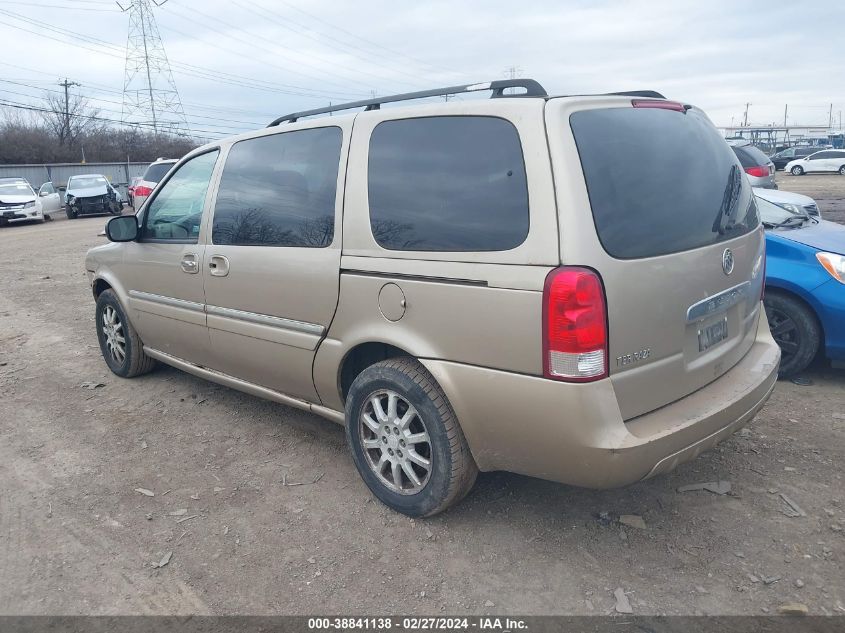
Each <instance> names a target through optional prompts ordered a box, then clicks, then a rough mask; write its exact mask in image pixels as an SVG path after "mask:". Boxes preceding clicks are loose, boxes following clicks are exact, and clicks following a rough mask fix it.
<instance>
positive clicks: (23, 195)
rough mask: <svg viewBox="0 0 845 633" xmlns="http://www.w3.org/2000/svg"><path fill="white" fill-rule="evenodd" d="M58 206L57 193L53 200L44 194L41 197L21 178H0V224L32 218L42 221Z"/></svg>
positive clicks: (25, 220)
mask: <svg viewBox="0 0 845 633" xmlns="http://www.w3.org/2000/svg"><path fill="white" fill-rule="evenodd" d="M54 202H55V205H54V204H53V203H54ZM53 206H55V208H53ZM58 207H59V196H58V194H56V196H55V200H53V198H52V197H50V196H46V195H45V196H44V197H43V198H42V197H40V196H38V195H36V193H35V191H34V190H33V188H32V187H31V186H30V184H29V183H28V182H27V181H26V180H24V179H23V178H0V225H5V224H9V223H13V222H28V221H32V220H37V221H39V222H43V221H44V220H45V218H46V217H48V216H49V214H50V213H52V212H53V211H55V210H57V209H58Z"/></svg>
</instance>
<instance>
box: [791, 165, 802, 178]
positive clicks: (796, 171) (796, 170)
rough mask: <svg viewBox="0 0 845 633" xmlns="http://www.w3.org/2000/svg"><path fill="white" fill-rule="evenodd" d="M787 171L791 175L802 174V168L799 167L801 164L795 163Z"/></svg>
mask: <svg viewBox="0 0 845 633" xmlns="http://www.w3.org/2000/svg"><path fill="white" fill-rule="evenodd" d="M789 173H790V174H792V175H793V176H803V175H804V168H803V167H801V165H795V166H794V167H793V168H792V169H790V170H789Z"/></svg>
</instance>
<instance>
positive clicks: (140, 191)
mask: <svg viewBox="0 0 845 633" xmlns="http://www.w3.org/2000/svg"><path fill="white" fill-rule="evenodd" d="M152 192H153V190H152V189H151V188H150V187H145V186H144V185H137V186H136V187H135V195H136V196H138V197H142V196H148V195H150V194H151V193H152Z"/></svg>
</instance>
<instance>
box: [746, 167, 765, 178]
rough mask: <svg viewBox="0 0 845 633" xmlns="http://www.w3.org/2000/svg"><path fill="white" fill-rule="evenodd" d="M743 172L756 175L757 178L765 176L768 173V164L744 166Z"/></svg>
mask: <svg viewBox="0 0 845 633" xmlns="http://www.w3.org/2000/svg"><path fill="white" fill-rule="evenodd" d="M745 173H746V174H748V175H749V176H756V177H757V178H765V177H766V176H768V175H769V166H768V165H758V166H757V167H746V168H745Z"/></svg>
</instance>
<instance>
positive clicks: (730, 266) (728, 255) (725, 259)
mask: <svg viewBox="0 0 845 633" xmlns="http://www.w3.org/2000/svg"><path fill="white" fill-rule="evenodd" d="M722 270H723V271H724V272H725V274H726V275H730V274H731V273H732V272H733V271H734V254H733V253H732V252H731V249H729V248H726V249H725V252H724V253H722Z"/></svg>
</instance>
